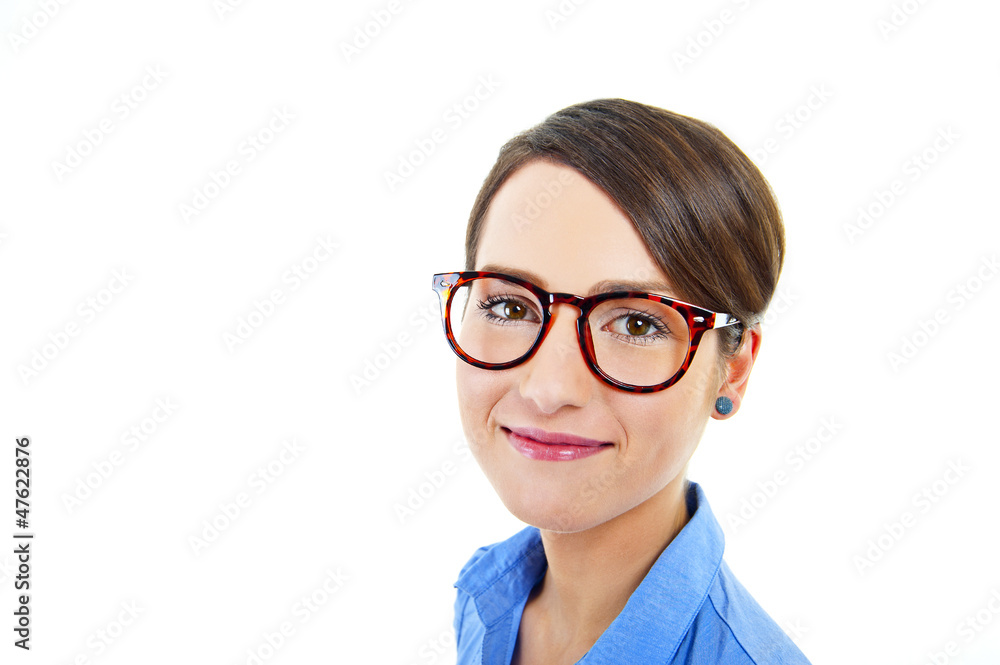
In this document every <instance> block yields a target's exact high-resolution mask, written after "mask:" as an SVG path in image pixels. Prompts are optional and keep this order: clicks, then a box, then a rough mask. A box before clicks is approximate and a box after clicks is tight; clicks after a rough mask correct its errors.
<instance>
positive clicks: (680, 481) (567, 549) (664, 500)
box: [532, 476, 689, 648]
mask: <svg viewBox="0 0 1000 665" xmlns="http://www.w3.org/2000/svg"><path fill="white" fill-rule="evenodd" d="M686 484H687V483H686V482H685V480H684V477H683V476H679V477H678V478H676V479H675V480H674V481H673V482H671V483H670V484H668V485H667V486H666V487H665V488H664V489H663V490H661V491H660V492H658V493H657V494H655V495H654V496H652V497H650V498H649V499H648V500H646V501H644V502H643V503H641V504H640V505H638V506H636V507H635V508H633V509H632V510H630V511H628V512H626V513H623V514H621V515H619V516H618V517H616V518H614V519H612V520H609V521H608V522H605V523H603V524H600V525H598V526H596V527H593V528H591V529H587V530H585V531H580V532H576V533H557V532H553V531H546V530H542V531H541V536H542V543H543V545H544V547H545V557H546V559H547V560H548V570H547V571H546V573H545V577H544V579H543V580H542V583H541V584H540V585H539V586H538V587H536V589H535V591H534V593H533V597H532V600H533V601H534V602H535V603H536V604H537V608H538V610H539V614H540V615H541V616H543V617H545V624H546V631H545V632H547V633H549V639H551V640H552V641H553V642H564V643H580V642H584V643H586V644H588V645H592V644H593V643H594V642H596V641H597V638H598V637H600V636H601V633H603V632H604V631H605V630H606V629H607V627H608V626H610V625H611V622H612V621H614V619H615V617H617V616H618V614H619V613H620V612H621V611H622V609H623V608H624V607H625V603H627V602H628V599H629V597H630V596H631V595H632V592H634V591H635V590H636V589H637V588H638V587H639V584H640V583H641V582H642V580H643V578H644V577H645V576H646V573H648V572H649V569H650V568H652V566H653V564H654V563H655V562H656V559H657V557H659V556H660V554H661V553H662V552H663V550H664V549H666V547H667V545H669V544H670V542H671V541H672V540H673V539H674V537H675V536H676V535H677V534H678V533H679V532H680V530H681V529H683V528H684V525H685V524H687V521H688V517H689V516H688V512H687V503H686V500H685V492H684V490H685V486H686ZM588 648H589V646H588Z"/></svg>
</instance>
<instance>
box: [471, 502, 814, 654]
mask: <svg viewBox="0 0 1000 665" xmlns="http://www.w3.org/2000/svg"><path fill="white" fill-rule="evenodd" d="M687 506H688V514H689V515H690V516H691V519H690V520H689V521H688V523H687V524H686V525H685V526H684V528H683V529H682V530H681V532H680V533H679V534H677V536H676V537H675V538H674V539H673V541H671V543H670V545H669V546H668V547H667V548H666V549H665V550H663V553H662V554H660V556H659V558H658V559H657V560H656V563H654V564H653V567H652V568H651V569H650V570H649V573H647V574H646V577H645V578H644V579H643V580H642V583H641V584H640V585H639V588H637V589H636V590H635V592H633V594H632V595H631V597H629V599H628V603H626V604H625V607H624V609H622V611H621V613H620V614H619V615H618V616H617V617H616V618H615V620H614V621H613V622H612V623H611V625H610V626H608V628H607V630H605V631H604V633H603V634H602V635H601V637H600V638H598V640H597V642H595V643H594V646H592V647H591V648H590V650H589V651H588V652H587V654H586V655H585V656H584V657H583V658H581V659H580V660H579V661H578V663H579V664H580V665H597V664H602V665H603V664H605V663H608V664H610V663H614V664H616V665H617V664H619V663H627V664H628V665H645V664H647V663H663V664H666V663H685V664H686V665H698V664H708V663H711V664H712V665H717V664H719V663H722V664H725V665H729V664H734V665H735V664H737V663H738V664H740V665H745V664H754V663H757V664H765V663H766V664H768V665H770V664H780V665H802V664H804V665H808V663H809V661H808V660H806V657H805V656H804V655H802V652H801V651H799V649H798V648H797V647H796V646H795V644H793V643H792V641H791V640H790V639H789V638H788V637H787V636H786V635H785V633H784V632H782V630H781V629H780V628H779V627H778V625H777V624H776V623H775V622H774V621H773V620H772V619H771V617H769V616H768V615H767V613H765V612H764V610H763V609H761V607H760V605H758V604H757V601H755V600H754V599H753V598H752V597H751V596H750V594H749V592H747V590H746V589H744V588H743V585H741V584H740V583H739V582H738V581H737V580H736V578H735V577H734V576H733V573H732V571H730V570H729V566H727V565H726V564H725V562H724V561H723V560H722V550H723V548H724V545H725V543H724V538H723V535H722V529H721V528H720V527H719V523H718V522H717V521H716V520H715V516H714V515H713V514H712V510H711V509H710V508H709V507H708V501H707V500H706V499H705V494H704V493H703V492H702V490H701V488H700V487H699V486H698V485H697V484H696V483H690V484H689V487H688V492H687ZM547 566H548V564H547V562H546V560H545V550H544V549H543V547H542V540H541V535H540V534H539V532H538V529H536V528H535V527H528V528H526V529H524V530H523V531H520V532H519V533H517V534H515V535H514V536H513V537H511V538H509V539H508V540H505V541H503V542H501V543H496V544H493V545H489V546H487V547H481V548H479V550H477V551H476V553H475V554H473V555H472V558H471V559H469V562H468V563H466V564H465V567H464V568H462V572H461V574H460V575H459V577H458V581H457V582H456V583H455V587H456V588H457V589H458V598H457V599H456V601H455V639H456V643H457V647H458V665H472V664H473V663H474V664H475V665H480V664H482V665H509V663H510V661H511V658H512V657H513V655H514V645H515V644H516V642H517V632H518V627H519V626H520V623H521V613H522V612H523V610H524V606H525V604H526V603H527V600H528V594H529V593H530V592H531V589H532V588H533V587H534V586H535V584H537V583H538V582H539V581H541V579H542V577H543V576H544V574H545V569H546V567H547Z"/></svg>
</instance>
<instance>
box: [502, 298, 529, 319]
mask: <svg viewBox="0 0 1000 665" xmlns="http://www.w3.org/2000/svg"><path fill="white" fill-rule="evenodd" d="M527 313H528V309H527V308H526V307H525V306H524V305H522V304H521V303H517V302H511V301H507V302H506V303H504V308H503V314H504V316H506V317H507V318H508V319H523V318H524V316H525V314H527Z"/></svg>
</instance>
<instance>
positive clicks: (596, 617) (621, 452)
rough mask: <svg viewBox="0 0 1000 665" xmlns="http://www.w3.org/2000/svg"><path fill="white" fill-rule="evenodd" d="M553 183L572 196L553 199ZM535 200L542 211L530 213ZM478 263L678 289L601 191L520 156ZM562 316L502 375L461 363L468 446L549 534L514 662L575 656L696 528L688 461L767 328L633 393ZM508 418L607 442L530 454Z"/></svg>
mask: <svg viewBox="0 0 1000 665" xmlns="http://www.w3.org/2000/svg"><path fill="white" fill-rule="evenodd" d="M552 183H560V184H562V191H561V192H559V193H558V195H556V196H547V192H546V189H545V188H546V185H549V186H550V187H551V185H552ZM543 194H545V195H543ZM531 203H535V204H536V205H537V206H538V208H539V209H540V210H541V212H540V214H534V215H532V216H528V215H526V214H525V213H526V211H528V210H529V208H528V206H529V204H531ZM543 203H544V204H545V205H542V204H543ZM532 212H536V211H534V210H533V211H532ZM475 269H476V270H492V271H497V272H505V273H511V274H516V275H521V276H525V277H527V278H528V279H530V280H531V281H532V282H534V283H535V284H537V285H538V286H540V287H542V288H544V289H547V290H549V291H558V292H568V293H574V294H577V295H581V296H583V295H590V294H592V293H597V292H602V291H607V290H609V289H608V288H606V285H602V284H601V282H605V281H607V280H611V281H613V282H634V283H635V286H636V290H643V291H648V292H654V293H660V294H663V295H667V296H673V297H677V298H680V299H684V298H683V297H682V294H681V293H680V292H679V291H678V290H677V289H676V288H675V287H674V286H673V285H672V284H671V282H670V280H669V278H668V276H667V275H666V274H664V273H663V271H662V270H660V268H659V267H658V266H657V265H656V263H655V262H654V261H653V259H652V257H651V256H650V254H649V252H648V250H647V249H646V247H645V245H644V244H643V243H642V240H641V239H640V237H639V235H638V234H637V233H636V231H635V230H634V228H633V227H632V224H631V222H630V221H629V219H628V217H627V216H626V215H625V214H624V213H623V212H622V211H621V209H620V208H618V206H617V205H616V204H615V203H614V201H612V200H611V199H610V198H609V197H608V196H607V194H605V193H604V192H603V190H601V189H600V188H598V187H597V186H596V185H594V184H593V183H592V182H590V181H589V180H588V179H586V178H585V177H584V176H582V175H581V174H579V173H578V172H576V171H575V170H573V169H570V168H568V167H565V166H562V165H558V164H555V163H552V162H548V161H544V160H536V161H533V162H530V163H528V164H527V165H525V166H523V167H521V168H520V169H519V170H518V171H516V172H515V173H514V174H513V175H511V176H510V178H509V179H508V180H507V181H506V182H505V183H504V185H503V186H502V187H501V188H500V190H499V191H498V192H497V194H496V196H495V198H494V200H493V202H492V204H491V206H490V208H489V210H488V212H487V215H486V218H485V223H484V233H483V236H482V239H481V241H480V246H479V248H478V254H477V259H476V267H475ZM552 314H553V323H552V329H551V330H550V332H549V335H548V337H547V338H546V339H545V341H544V343H543V344H542V346H541V348H540V349H539V350H538V352H537V353H536V354H535V356H534V357H532V359H531V360H529V361H528V362H526V363H523V364H521V365H519V366H517V367H515V368H511V369H507V370H502V371H492V370H484V369H479V368H475V367H472V366H471V365H468V364H466V363H464V362H462V361H458V369H457V384H458V394H459V407H460V411H461V417H462V424H463V427H464V429H465V434H466V437H467V440H468V441H469V444H470V448H471V450H472V453H473V455H474V456H475V458H476V460H477V462H478V463H479V465H480V467H481V468H482V469H483V472H484V473H485V474H486V476H487V478H488V479H489V481H490V483H491V484H492V485H493V487H494V489H495V490H496V492H497V494H498V495H499V497H500V499H501V500H502V501H503V503H504V505H505V506H506V507H507V508H508V510H510V512H511V513H512V514H513V515H514V516H516V517H517V518H518V519H520V520H522V521H523V522H526V523H528V524H531V525H534V526H536V527H538V528H539V529H540V531H541V536H542V542H543V545H544V547H545V555H546V558H547V559H548V570H547V572H546V574H545V577H544V579H543V581H542V582H541V583H540V584H539V585H538V586H536V587H535V589H534V590H533V592H532V594H531V596H530V598H529V600H528V603H527V605H526V606H525V610H524V615H523V617H522V621H521V626H520V629H519V634H518V642H517V649H516V652H515V657H514V661H513V662H514V663H518V664H520V665H533V664H535V663H546V664H548V665H553V664H554V665H559V664H560V663H575V662H576V661H577V660H579V659H580V658H581V657H582V656H583V655H584V654H585V653H586V652H587V650H588V649H589V648H590V647H591V646H592V645H593V644H594V642H595V641H596V640H597V638H599V637H600V635H601V634H602V633H603V632H604V630H605V629H606V628H607V627H608V626H609V625H610V624H611V622H612V621H613V620H614V618H615V617H616V616H617V615H618V614H619V613H620V612H621V610H622V608H623V607H624V606H625V603H626V602H627V600H628V598H629V596H630V595H631V594H632V592H633V591H635V589H636V588H637V587H638V586H639V584H640V582H641V581H642V579H643V577H645V575H646V573H647V572H649V569H650V568H651V567H652V565H653V563H654V562H655V561H656V559H657V557H658V556H659V555H660V553H661V552H662V551H663V550H664V549H665V548H666V546H667V545H668V544H669V543H670V541H671V540H672V539H673V538H674V536H676V534H677V533H678V532H679V531H680V530H681V529H682V528H683V527H684V525H685V524H686V523H687V520H688V518H689V515H688V514H687V507H686V504H685V501H684V490H685V479H684V476H685V470H686V467H687V464H688V461H689V460H690V458H691V455H692V454H693V453H694V451H695V448H696V447H697V444H698V441H699V439H700V438H701V435H702V432H703V431H704V428H705V425H706V423H707V421H708V418H710V417H712V418H716V419H725V418H729V417H732V415H734V414H735V413H736V412H737V411H738V409H739V406H740V401H741V398H742V396H743V394H744V392H745V390H746V385H747V380H748V378H749V374H750V370H751V368H752V366H753V362H754V360H755V358H756V356H757V352H758V349H759V345H760V332H759V330H757V329H752V330H749V331H748V332H747V334H746V339H745V341H744V344H743V345H742V346H741V348H740V350H739V351H738V353H737V354H736V356H734V357H733V358H731V359H720V357H719V352H718V347H717V343H718V340H717V334H718V333H717V331H709V332H707V333H706V334H705V336H704V337H703V339H702V343H701V346H700V347H699V350H698V352H697V354H696V356H695V358H694V361H693V362H692V364H691V367H690V369H689V370H688V371H687V373H686V374H685V375H684V377H683V378H682V379H681V380H680V381H679V382H678V383H677V384H675V385H674V386H672V387H671V388H668V389H667V390H663V391H660V392H656V393H650V394H634V393H627V392H624V391H621V390H617V389H615V388H613V387H611V386H609V385H607V384H605V383H603V382H602V381H600V380H599V379H598V378H597V377H595V376H594V375H593V374H592V373H591V372H590V370H589V369H588V367H587V365H586V363H585V361H584V358H583V354H582V352H581V351H580V348H579V344H578V342H577V336H576V328H575V320H576V317H577V316H578V314H579V312H578V310H576V309H575V308H573V307H571V306H569V305H555V306H554V307H553V311H552ZM722 395H725V396H727V397H729V398H730V399H732V400H733V411H732V412H731V413H730V414H729V415H727V416H721V415H720V414H718V413H717V412H716V411H715V409H714V405H715V400H716V398H717V397H719V396H722ZM509 427H537V428H541V429H543V430H546V431H548V432H557V433H568V434H574V435H577V436H582V437H586V438H588V439H595V440H599V441H603V442H607V443H609V444H610V445H608V446H606V447H605V448H604V449H603V450H602V451H601V452H600V453H598V454H596V455H592V456H590V457H587V458H583V459H578V460H573V461H558V462H557V461H539V460H533V459H529V458H527V457H525V456H523V455H522V454H520V453H519V452H518V451H517V450H515V449H514V448H513V447H512V446H511V445H510V443H509V441H508V438H507V433H506V430H505V428H509Z"/></svg>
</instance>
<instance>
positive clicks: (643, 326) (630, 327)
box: [625, 316, 652, 336]
mask: <svg viewBox="0 0 1000 665" xmlns="http://www.w3.org/2000/svg"><path fill="white" fill-rule="evenodd" d="M651 327H652V326H651V325H650V323H649V319H643V318H641V317H638V316H630V317H628V321H627V322H626V323H625V329H626V330H627V331H628V334H629V335H636V336H641V335H645V334H646V333H648V332H649V329H650V328H651Z"/></svg>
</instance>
